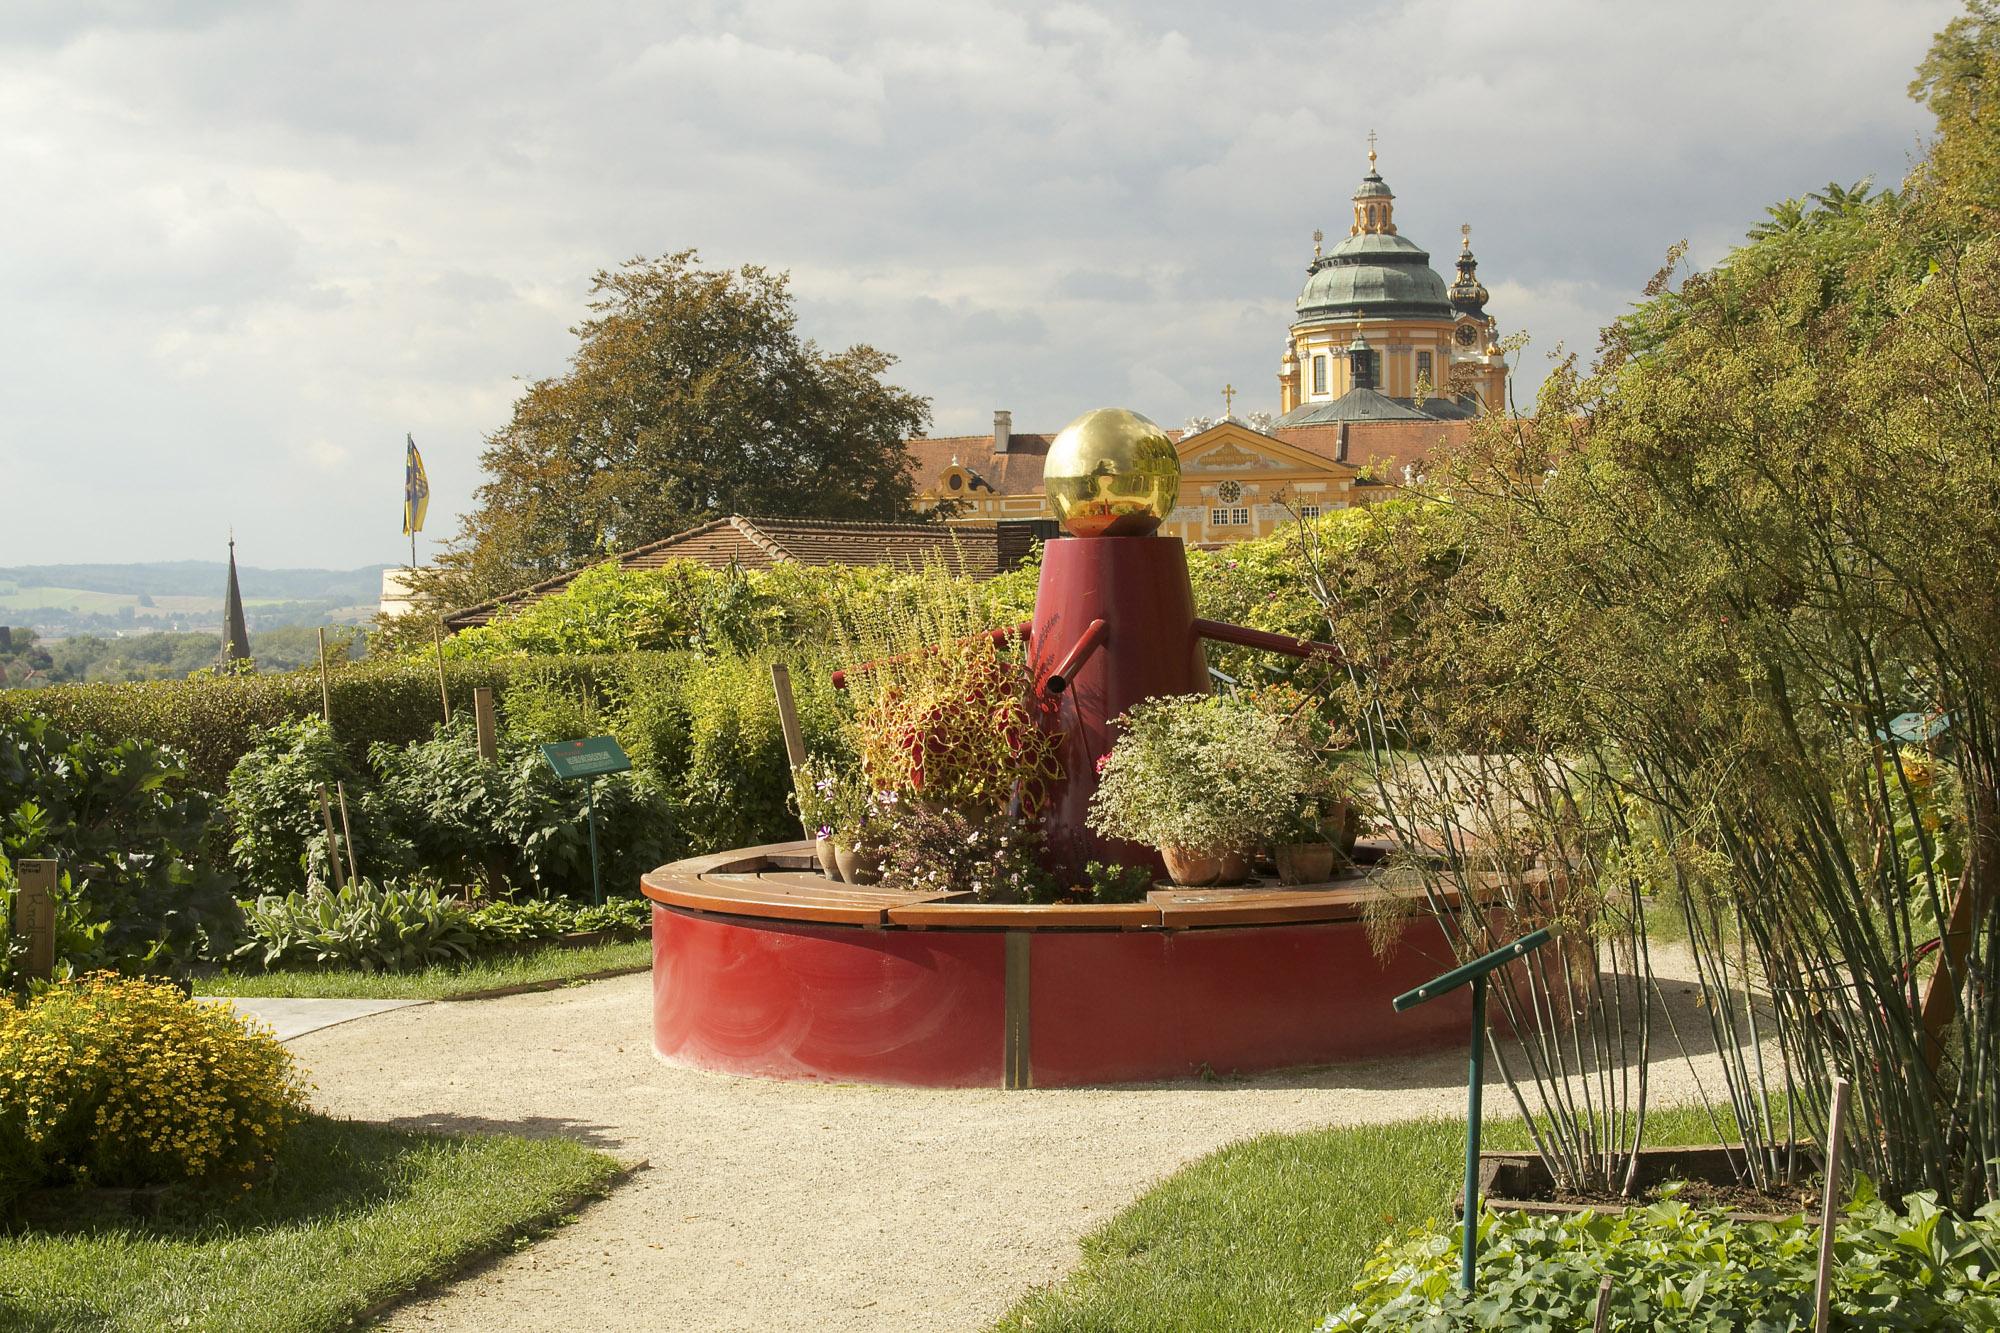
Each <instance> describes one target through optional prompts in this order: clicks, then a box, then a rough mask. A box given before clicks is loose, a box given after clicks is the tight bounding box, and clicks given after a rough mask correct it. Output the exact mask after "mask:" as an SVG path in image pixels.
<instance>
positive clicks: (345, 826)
mask: <svg viewBox="0 0 2000 1333" xmlns="http://www.w3.org/2000/svg"><path fill="white" fill-rule="evenodd" d="M333 790H334V794H335V795H337V796H339V797H340V840H341V841H342V842H344V843H346V844H347V881H348V883H350V884H358V883H360V882H361V872H360V871H358V870H356V869H355V868H354V825H353V824H351V823H349V822H348V818H347V784H346V783H345V782H335V783H334V784H333Z"/></svg>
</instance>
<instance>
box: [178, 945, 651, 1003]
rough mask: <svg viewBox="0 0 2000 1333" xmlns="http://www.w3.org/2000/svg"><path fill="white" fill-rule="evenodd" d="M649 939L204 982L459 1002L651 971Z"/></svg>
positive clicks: (237, 989) (294, 992) (228, 990)
mask: <svg viewBox="0 0 2000 1333" xmlns="http://www.w3.org/2000/svg"><path fill="white" fill-rule="evenodd" d="M652 962H653V944H652V941H650V940H627V941H625V942H623V943H619V944H593V945H591V946H590V947H589V948H585V949H565V948H561V947H559V946H556V945H543V946H542V947H540V948H536V949H527V950H523V951H522V952H520V953H510V954H500V955H496V956H494V957H490V958H475V959H473V960H472V961H471V962H466V963H440V964H438V965H437V966H435V967H427V968H425V969H423V970H422V971H421V972H362V971H359V970H357V969H351V968H330V967H329V968H316V969H314V970H312V971H298V972H240V973H239V972H223V973H220V974H218V975H216V976H213V977H209V978H207V979H206V980H203V981H200V982H197V983H196V985H195V989H196V990H197V991H198V992H199V993H201V994H203V995H216V996H232V997H234V996H241V997H244V998H252V997H256V998H283V999H326V1000H459V999H466V998H469V997H472V996H477V995H480V994H482V993H484V992H487V991H496V990H503V989H510V988H514V987H532V986H536V985H561V984H563V983H566V982H570V981H578V980H581V979H583V978H585V977H587V976H589V975H591V974H592V973H604V972H618V971H635V972H636V971H641V970H643V969H645V968H647V967H650V966H652Z"/></svg>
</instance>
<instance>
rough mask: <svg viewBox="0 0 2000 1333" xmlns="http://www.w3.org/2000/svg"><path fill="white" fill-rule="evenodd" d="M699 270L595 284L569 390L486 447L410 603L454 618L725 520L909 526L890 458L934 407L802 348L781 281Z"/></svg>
mask: <svg viewBox="0 0 2000 1333" xmlns="http://www.w3.org/2000/svg"><path fill="white" fill-rule="evenodd" d="M698 263H699V259H698V256H697V255H696V254H695V252H694V251H692V250H683V251H681V252H679V253H677V254H670V255H663V256H661V257H660V258H658V259H653V260H648V259H635V260H632V261H630V262H628V263H626V264H624V265H622V266H620V267H619V268H617V269H611V270H604V271H600V272H599V273H598V274H597V275H596V277H595V279H594V280H593V281H592V284H591V296H592V300H591V309H592V311H594V312H595V313H594V314H593V316H592V317H591V318H590V319H588V320H585V321H584V322H583V323H582V324H581V325H579V326H577V327H576V329H575V330H573V331H574V332H575V333H576V335H577V338H578V340H579V345H578V347H577V350H576V353H575V355H574V356H573V357H572V358H571V363H570V369H569V371H568V373H567V374H564V375H560V376H556V377H554V378H550V379H544V380H538V381H536V382H535V383H533V384H531V385H529V386H528V389H527V392H525V393H524V394H522V396H521V398H520V400H519V401H518V402H516V404H515V405H514V414H513V417H512V419H511V420H509V421H508V423H507V424H506V425H505V426H504V427H502V428H501V429H500V430H498V431H496V432H495V433H494V434H493V435H491V436H489V437H488V439H487V447H486V450H485V452H484V454H482V455H481V460H480V461H481V466H482V467H483V468H484V470H485V473H486V480H485V482H484V484H482V485H481V486H480V488H479V490H478V492H477V499H478V507H477V508H476V509H475V510H474V511H473V512H472V513H471V514H469V515H468V516H467V517H466V518H465V520H464V523H463V526H462V528H461V530H460V532H459V534H458V536H457V537H456V538H455V540H454V542H453V545H452V549H451V550H450V551H449V552H447V553H446V554H445V555H444V556H443V557H442V558H441V559H440V561H439V563H438V568H437V569H436V570H434V571H426V572H425V577H424V578H423V579H422V580H421V584H420V587H419V589H418V591H419V593H420V595H421V596H423V597H424V598H425V599H427V600H428V601H429V602H430V603H431V604H433V605H437V606H452V605H465V604H467V603H470V602H475V601H478V600H480V599H482V598H484V597H488V596H492V595H494V594H496V593H499V592H504V591H507V590H509V589H512V588H515V587H519V586H520V585H522V584H524V583H530V582H533V581H535V580H537V579H541V578H546V577H548V576H550V575H552V574H557V573H561V572H563V571H565V570H569V569H573V568H575V567H576V566H578V565H580V564H583V563H585V562H587V561H588V560H590V559H591V558H592V557H594V556H598V555H602V554H603V553H605V552H607V551H611V550H617V549H621V548H625V547H630V546H635V545H639V544H641V543H644V542H647V541H653V540H657V539H658V538H661V537H665V536H668V535H671V534H672V533H674V532H677V531H680V530H681V529H684V528H686V527H688V526H690V525H692V524H695V523H698V522H701V521H702V520H704V519H709V518H714V517H717V516H721V515H726V514H730V513H745V514H758V515H792V516H804V517H815V518H834V519H840V518H845V519H892V518H897V517H900V516H903V515H905V514H907V512H908V511H909V508H910V502H911V499H912V495H913V482H912V478H911V476H910V473H909V469H908V465H907V462H906V455H905V453H904V449H903V441H904V439H905V438H907V437H908V436H910V435H911V434H913V433H916V432H918V431H921V430H922V429H923V428H924V427H925V426H926V425H927V424H928V423H929V420H930V405H929V401H928V400H927V399H924V398H921V397H918V396H917V395H915V394H911V393H908V392H906V391H905V390H902V389H899V388H897V387H895V386H894V385H891V384H888V383H886V382H884V380H883V378H882V377H883V375H884V374H885V373H886V372H887V371H888V369H889V368H890V366H892V365H893V364H894V363H895V358H893V357H891V356H889V355H888V354H886V353H884V352H880V351H877V350H876V349H875V348H873V347H868V346H865V345H857V346H853V347H849V348H847V349H846V350H845V351H841V352H837V353H827V352H823V351H821V350H820V348H819V347H818V346H817V345H815V344H814V343H813V342H811V341H810V340H801V339H800V337H799V335H798V329H797V317H796V315H795V313H794V311H793V308H792V296H791V292H790V290H789V282H788V279H787V277H786V275H784V274H782V273H771V272H769V271H767V270H765V269H763V268H759V267H756V266H749V265H746V266H745V267H743V268H742V269H739V270H736V271H733V272H731V271H727V270H704V269H701V268H699V267H697V265H698Z"/></svg>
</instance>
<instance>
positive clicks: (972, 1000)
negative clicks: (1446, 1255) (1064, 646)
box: [644, 843, 1470, 1087]
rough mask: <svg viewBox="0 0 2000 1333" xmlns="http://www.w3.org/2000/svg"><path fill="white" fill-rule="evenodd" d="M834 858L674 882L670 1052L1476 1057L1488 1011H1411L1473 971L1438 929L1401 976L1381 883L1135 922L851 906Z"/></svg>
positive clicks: (1152, 906)
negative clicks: (1380, 927) (1370, 926)
mask: <svg viewBox="0 0 2000 1333" xmlns="http://www.w3.org/2000/svg"><path fill="white" fill-rule="evenodd" d="M812 865H814V861H813V853H812V847H811V844H810V843H797V844H786V845H783V846H779V847H768V848H750V849H746V850H744V851H739V852H729V853H724V854H722V855H719V856H712V857H701V858H696V859H694V860H690V861H683V862H679V863H676V864H674V865H671V866H664V867H662V868H661V869H659V870H656V871H654V872H653V873H652V874H650V875H648V876H646V877H645V880H644V889H645V892H646V894H647V896H648V897H650V898H651V899H652V900H653V904H654V908H653V1045H654V1049H655V1050H656V1051H657V1052H658V1054H659V1055H660V1056H661V1057H662V1058H664V1059H667V1060H670V1061H673V1062H674V1063H677V1064H684V1065H689V1066H693V1067H695V1068H700V1069H709V1070H716V1071H719V1072H723V1073H731V1074H747V1075H754V1076H758V1077H764V1078H792V1079H828V1080H840V1081H859V1082H868V1083H890V1084H906V1085H913V1086H919V1087H1067V1086H1075V1085H1079V1084H1093V1083H1130V1082H1144V1081H1150V1080H1156V1079H1172V1078H1184V1077H1187V1076H1189V1075H1194V1074H1200V1073H1215V1074H1235V1073H1253V1072H1256V1071H1260V1070H1269V1069H1281V1068H1287V1067H1292V1066H1298V1065H1311V1064H1323V1063H1329V1062H1333V1061H1340V1060H1351V1059H1357V1058H1363V1057H1369V1056H1384V1055H1396V1054H1402V1053H1405V1052H1409V1051H1414V1050H1423V1049H1429V1048H1433V1047H1438V1046H1450V1045H1457V1044H1462V1043H1463V1042H1464V1041H1465V1039H1466V1034H1467V1029H1468V1024H1469V1022H1470V1002H1469V1000H1468V999H1466V998H1464V997H1459V998H1458V999H1457V1000H1456V1001H1452V1000H1444V1001H1439V1002H1438V1003H1436V1004H1429V1005H1424V1006H1423V1007H1422V1008H1421V1009H1418V1010H1414V1011H1412V1012H1410V1013H1408V1014H1396V1013H1394V1012H1393V1011H1392V1010H1391V1008H1390V1003H1389V1002H1390V1000H1391V999H1392V998H1393V997H1394V996H1396V995H1398V994H1400V993H1401V992H1403V991H1405V990H1408V989H1410V988H1411V987H1413V986H1415V985H1417V984H1419V983H1421V982H1423V981H1426V980H1428V979H1429V978H1430V977H1432V976H1434V975H1436V974H1437V973H1438V972H1440V971H1443V970H1445V969H1446V968H1448V967H1449V966H1450V965H1451V963H1452V961H1453V960H1452V958H1451V952H1450V950H1449V948H1448V947H1447V945H1446V942H1445V939H1444V937H1443V934H1442V932H1441V931H1440V929H1439V927H1438V926H1437V924H1436V922H1435V921H1434V920H1433V919H1432V918H1431V917H1430V915H1429V914H1428V913H1423V912H1419V913H1417V914H1415V915H1413V916H1412V917H1411V918H1410V921H1409V924H1407V925H1406V926H1405V927H1404V929H1403V933H1402V938H1401V939H1400V940H1399V941H1398V944H1397V947H1396V948H1395V949H1393V950H1392V951H1391V952H1390V954H1389V956H1388V957H1387V958H1386V959H1382V958H1377V957H1376V956H1375V953H1374V951H1373V950H1372V949H1371V947H1370V945H1369V940H1368V930H1367V927H1366V925H1365V924H1364V923H1363V921H1362V919H1361V916H1362V909H1363V906H1364V904H1365V903H1366V901H1367V900H1368V899H1369V898H1370V897H1373V896H1377V895H1380V894H1384V893H1395V894H1406V895H1407V894H1414V893H1417V892H1418V890H1417V889H1416V888H1415V887H1414V886H1413V885H1407V886H1402V887H1398V886H1395V885H1393V884H1390V883H1388V882H1386V881H1384V880H1383V879H1380V878H1372V879H1371V878H1364V877H1355V878H1350V879H1347V880H1338V881H1333V882H1331V883H1329V884H1326V885H1316V886H1302V887H1297V888H1291V887H1286V888H1279V887H1276V886H1272V885H1261V886H1249V887H1245V888H1238V889H1161V890H1156V891H1155V892H1153V893H1152V894H1151V895H1150V896H1149V898H1148V899H1147V901H1145V902H1141V903H1126V904H1117V905H1113V906H1076V907H1064V906H1029V905H1020V906H1014V905H1004V906H1003V905H988V904H980V903H973V902H953V901H948V900H940V899H937V898H935V897H930V896H926V895H922V894H908V893H898V892H895V891H892V890H881V889H863V888H856V887H853V886H848V885H841V884H834V883H831V882H830V881H828V880H826V879H825V878H824V877H823V876H821V875H819V874H817V873H816V872H814V871H809V870H808V869H807V867H809V866H812Z"/></svg>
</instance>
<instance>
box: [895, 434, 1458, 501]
mask: <svg viewBox="0 0 2000 1333" xmlns="http://www.w3.org/2000/svg"><path fill="white" fill-rule="evenodd" d="M1471 427H1472V423H1471V422H1470V421H1348V422H1335V423H1328V424H1325V425H1317V426H1278V427H1274V428H1273V429H1272V430H1270V431H1269V432H1267V433H1268V434H1269V435H1270V436H1271V437H1272V438H1273V439H1276V440H1282V441H1283V442H1285V443H1286V444H1289V445H1291V446H1293V447H1294V448H1297V449H1303V450H1305V451H1306V452H1307V453H1312V454H1317V455H1319V456H1320V457H1321V458H1324V459H1326V460H1327V461H1328V462H1343V461H1344V462H1346V463H1349V464H1352V465H1353V466H1355V467H1358V468H1364V469H1367V470H1368V471H1369V474H1370V475H1369V476H1367V477H1365V478H1363V479H1362V480H1361V481H1360V482H1359V483H1357V484H1359V485H1364V486H1365V485H1368V484H1370V483H1373V484H1378V485H1397V484H1400V483H1401V481H1402V479H1403V468H1404V467H1405V466H1410V465H1416V464H1421V463H1422V462H1423V460H1424V459H1425V457H1426V456H1428V455H1429V453H1430V452H1431V450H1433V449H1435V448H1436V447H1437V446H1438V445H1440V444H1443V443H1445V442H1446V441H1448V440H1457V439H1462V438H1464V436H1465V435H1466V433H1467V432H1468V431H1470V430H1471ZM1167 434H1168V435H1169V436H1171V437H1172V438H1173V439H1174V441H1175V442H1176V443H1178V442H1179V440H1180V438H1181V436H1182V434H1183V432H1181V431H1178V430H1170V431H1168V432H1167ZM1343 435H1345V437H1346V441H1347V455H1346V457H1345V458H1344V459H1343V458H1342V457H1341V452H1340V445H1341V439H1342V436H1343ZM1054 438H1055V437H1054V436H1052V435H1015V436H1013V437H1012V438H1011V439H1010V440H1009V442H1008V449H1007V452H1006V453H1004V454H1001V453H995V452H994V451H993V437H992V436H991V435H945V436H939V437H937V438H934V439H915V440H908V441H906V442H905V448H906V449H907V450H908V452H909V456H910V463H911V468H912V471H913V472H914V473H915V476H916V482H917V489H918V490H920V491H925V490H932V489H934V487H935V484H936V481H937V479H938V477H939V476H941V475H942V474H943V473H944V471H945V469H947V468H949V467H950V466H951V465H952V464H953V463H957V464H958V465H959V466H960V467H963V468H965V469H967V470H968V471H970V472H974V473H977V474H978V475H979V476H980V478H981V479H983V480H984V481H985V482H986V483H987V484H988V485H989V486H991V487H992V488H993V489H994V491H995V492H996V493H998V494H1000V495H1032V494H1035V493H1036V492H1038V491H1040V490H1041V489H1042V465H1043V464H1044V463H1045V462H1047V460H1048V454H1049V442H1050V441H1051V440H1053V439H1054Z"/></svg>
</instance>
